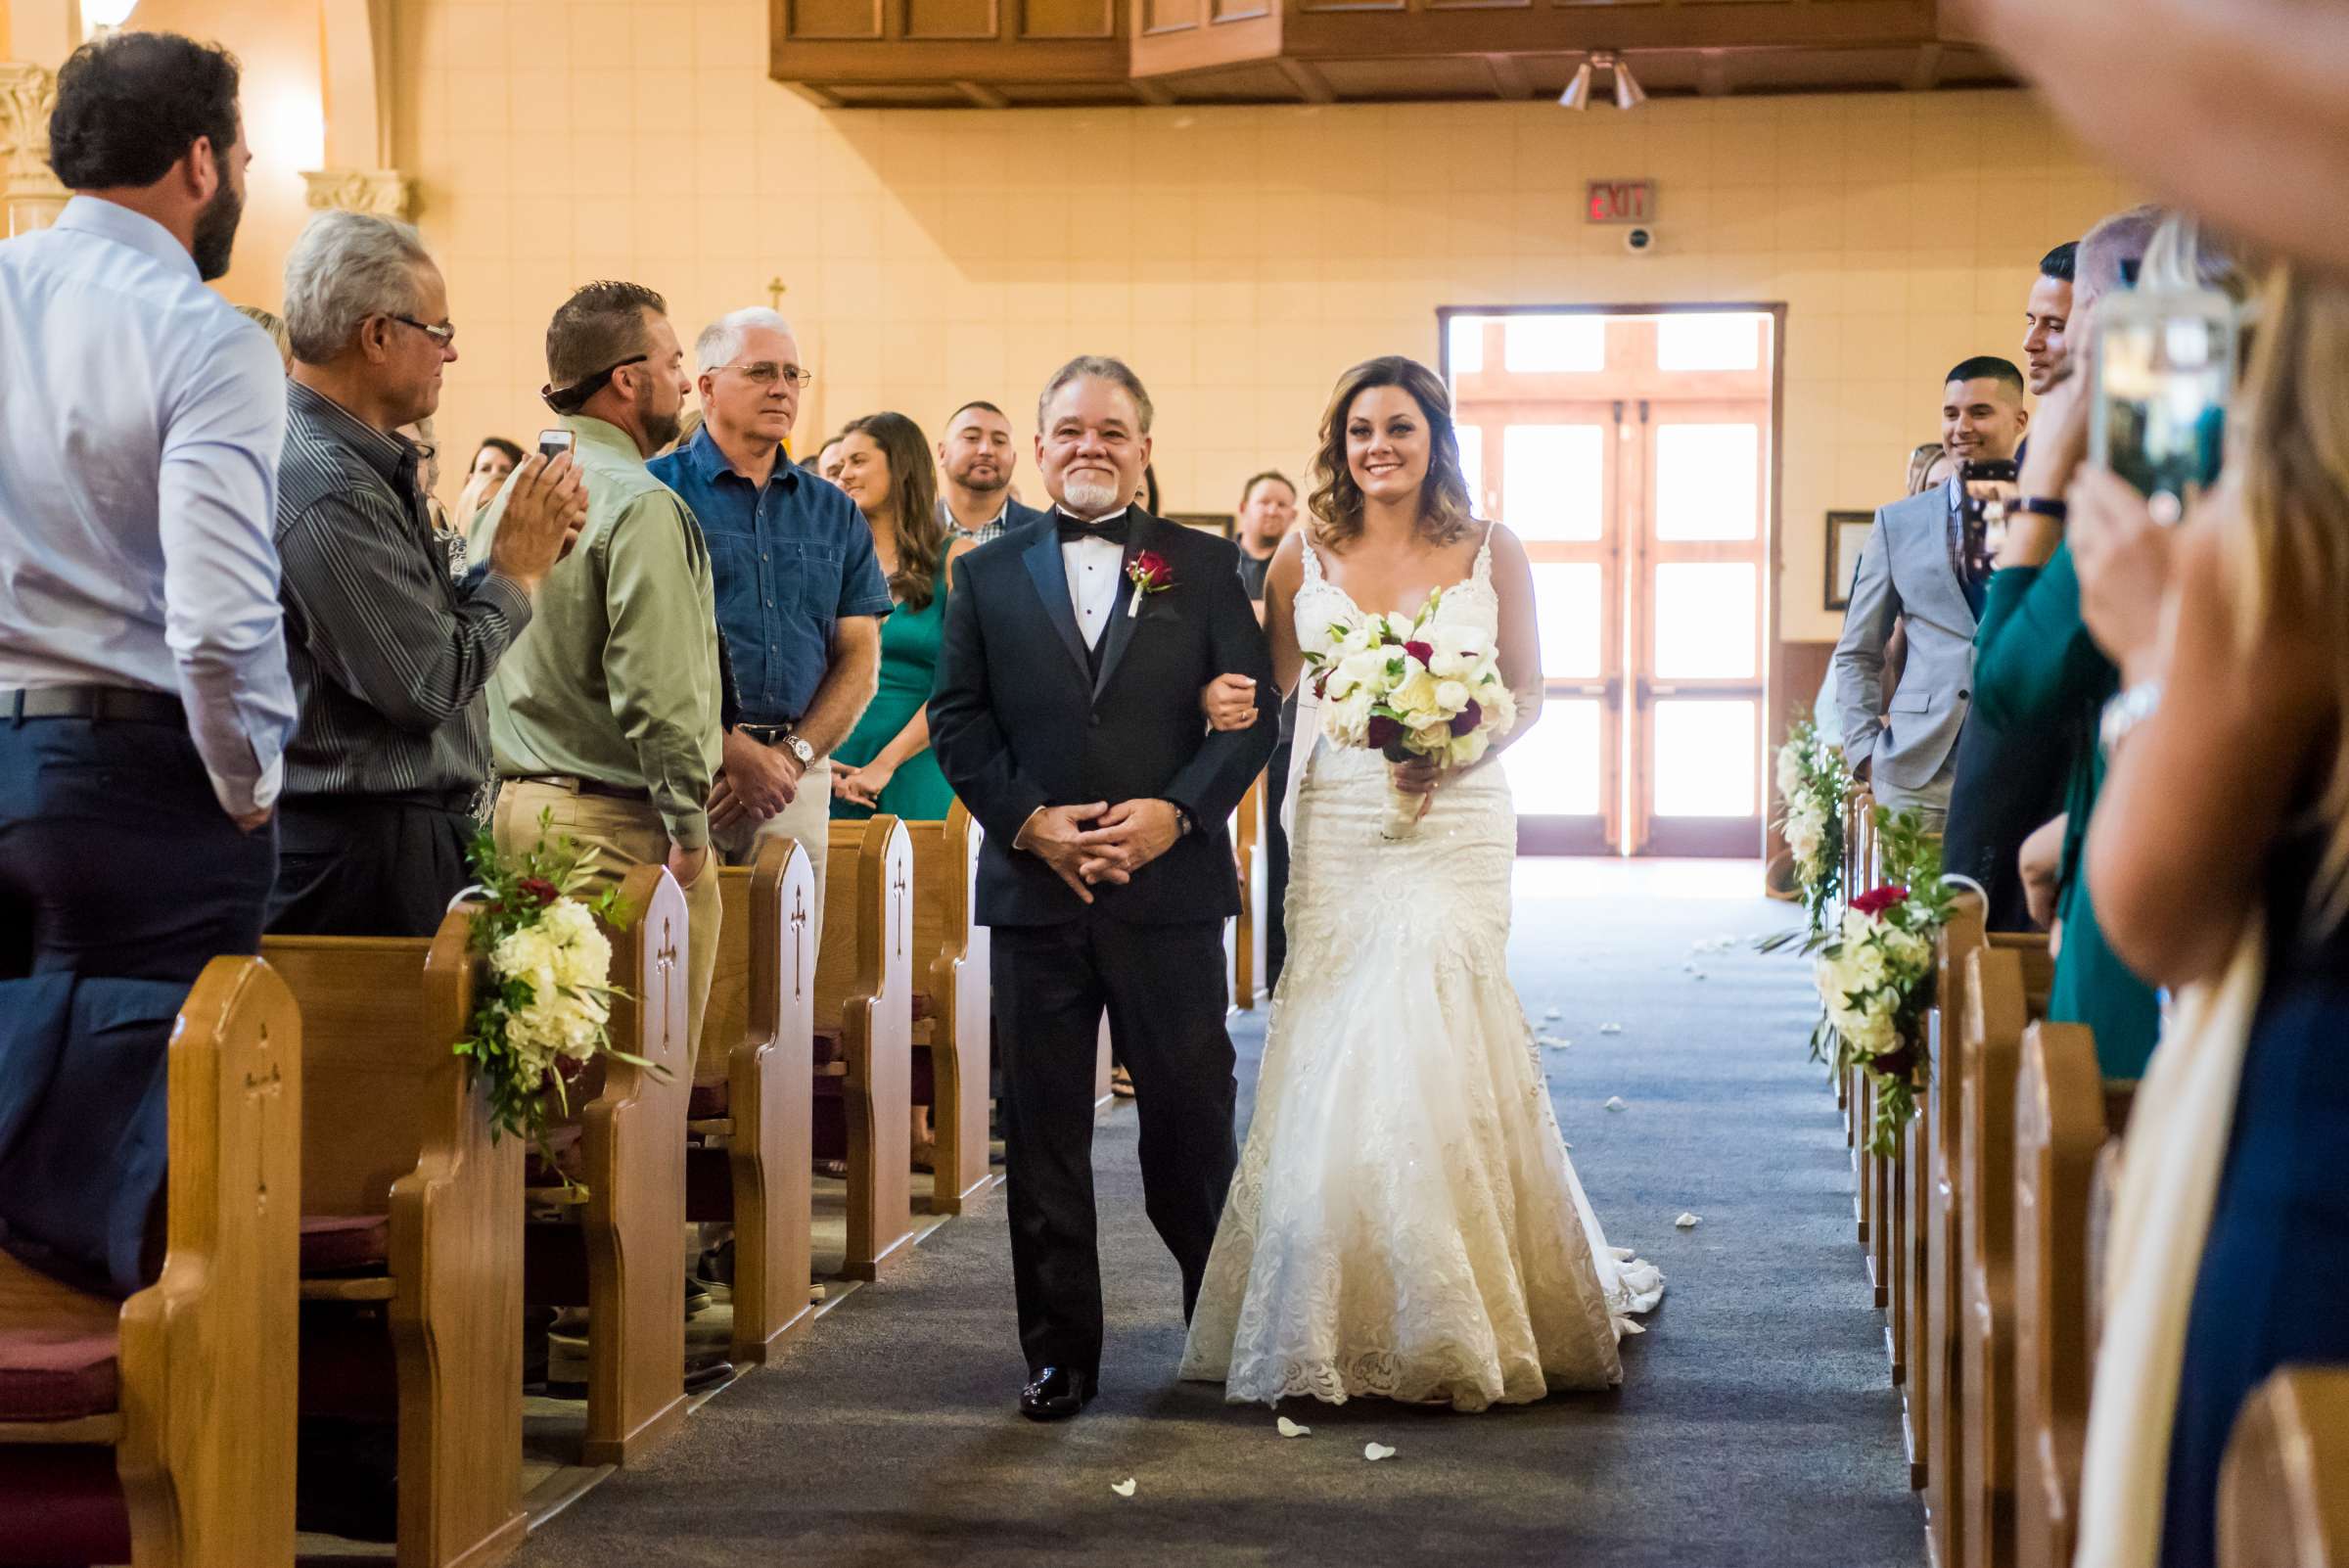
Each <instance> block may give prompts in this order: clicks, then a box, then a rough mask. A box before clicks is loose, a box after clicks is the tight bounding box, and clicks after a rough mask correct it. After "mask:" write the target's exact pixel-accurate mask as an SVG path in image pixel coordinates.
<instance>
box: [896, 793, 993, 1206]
mask: <svg viewBox="0 0 2349 1568" xmlns="http://www.w3.org/2000/svg"><path fill="white" fill-rule="evenodd" d="M905 832H906V835H907V837H908V838H909V839H910V840H911V842H912V845H913V952H914V964H915V976H914V981H913V986H914V990H915V992H916V993H917V994H916V997H915V1006H914V1013H915V1015H916V1017H915V1021H914V1025H913V1087H914V1098H915V1099H916V1100H917V1101H919V1102H921V1103H925V1104H928V1105H929V1106H930V1107H931V1108H932V1115H931V1126H932V1128H933V1130H934V1135H935V1137H936V1140H937V1155H936V1157H935V1158H934V1159H933V1160H932V1162H931V1164H932V1169H933V1176H934V1179H933V1181H932V1185H931V1196H930V1212H931V1213H932V1214H960V1213H962V1212H963V1210H964V1208H965V1207H967V1206H968V1205H970V1204H973V1203H976V1202H977V1201H978V1200H979V1198H980V1197H981V1196H982V1195H983V1194H985V1193H986V1191H987V1189H988V1187H989V1186H990V1184H991V1182H992V1179H993V1178H992V1177H991V1176H989V1174H988V1166H987V1155H988V1135H987V1130H988V1103H989V1095H988V1062H989V1057H990V1042H989V1034H988V1023H989V1018H988V1015H989V996H990V991H989V985H988V958H989V954H988V930H987V927H985V926H982V925H976V924H974V923H973V922H972V919H971V915H972V912H973V910H974V909H975V907H976V905H977V892H978V885H979V845H980V841H981V840H982V838H983V837H984V835H983V834H982V832H981V831H980V827H979V824H978V823H977V822H976V821H974V820H973V819H972V817H971V813H970V811H969V810H968V809H967V808H965V807H964V806H963V804H962V803H961V802H960V801H956V802H955V803H954V807H953V809H952V810H951V811H949V812H948V813H947V814H946V819H945V820H944V821H943V822H907V823H906V824H905ZM925 1081H926V1083H925ZM925 1089H926V1090H927V1092H925Z"/></svg>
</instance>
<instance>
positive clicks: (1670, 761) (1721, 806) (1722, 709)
mask: <svg viewBox="0 0 2349 1568" xmlns="http://www.w3.org/2000/svg"><path fill="white" fill-rule="evenodd" d="M1755 712H1756V705H1755V704H1753V703H1747V702H1699V701H1694V700H1689V699H1669V698H1667V699H1659V700H1658V701H1657V703H1656V747H1655V755H1656V814H1657V815H1658V816H1732V817H1742V816H1751V815H1753V814H1754V807H1755V797H1754V781H1755V773H1756V767H1757V764H1758V762H1759V761H1760V760H1759V758H1758V757H1757V756H1756V755H1755V752H1754V748H1753V732H1754V715H1755Z"/></svg>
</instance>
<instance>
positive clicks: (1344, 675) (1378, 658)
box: [1321, 648, 1388, 700]
mask: <svg viewBox="0 0 2349 1568" xmlns="http://www.w3.org/2000/svg"><path fill="white" fill-rule="evenodd" d="M1387 662H1388V655H1387V653H1386V650H1384V649H1382V648H1363V649H1359V650H1358V651H1356V652H1354V653H1350V654H1348V655H1346V657H1345V658H1343V659H1340V660H1339V661H1338V663H1337V666H1336V668H1334V669H1331V670H1330V673H1329V684H1328V686H1327V687H1325V688H1324V689H1323V691H1322V693H1321V695H1322V697H1323V699H1324V700H1343V699H1345V698H1347V697H1351V696H1352V695H1354V693H1355V692H1357V691H1359V690H1361V689H1363V688H1365V687H1370V688H1375V687H1376V686H1377V685H1378V684H1379V682H1381V681H1383V680H1384V679H1385V678H1386V673H1387Z"/></svg>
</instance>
